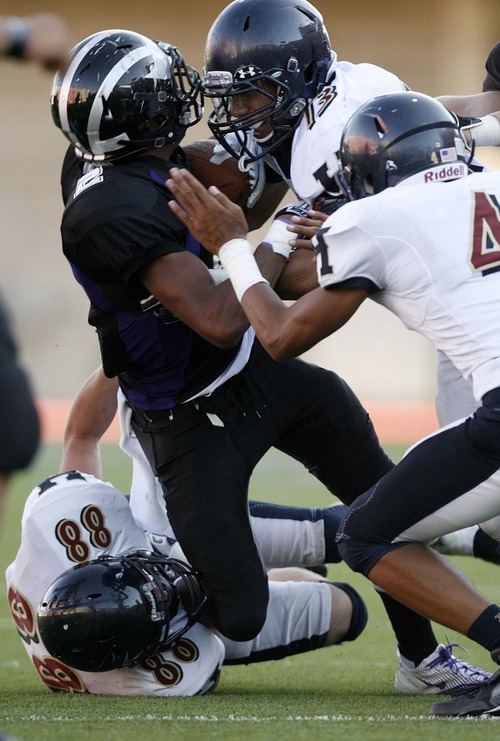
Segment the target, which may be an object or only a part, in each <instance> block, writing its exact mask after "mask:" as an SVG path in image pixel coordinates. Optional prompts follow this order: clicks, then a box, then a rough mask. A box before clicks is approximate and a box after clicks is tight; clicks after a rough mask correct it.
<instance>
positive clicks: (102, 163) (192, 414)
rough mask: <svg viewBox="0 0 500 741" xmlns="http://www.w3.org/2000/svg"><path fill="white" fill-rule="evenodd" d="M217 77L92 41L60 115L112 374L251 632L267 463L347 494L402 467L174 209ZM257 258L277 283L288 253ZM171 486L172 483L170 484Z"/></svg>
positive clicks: (76, 268)
mask: <svg viewBox="0 0 500 741" xmlns="http://www.w3.org/2000/svg"><path fill="white" fill-rule="evenodd" d="M199 88H200V85H199V78H198V75H197V73H196V72H195V70H193V69H192V68H190V67H188V66H187V65H185V64H184V61H183V59H182V57H181V55H180V54H179V52H178V51H177V49H175V48H174V47H172V46H170V45H167V44H162V43H156V42H153V41H151V40H150V39H147V38H145V37H143V36H140V35H138V34H135V33H131V32H128V31H120V30H118V31H117V30H114V31H105V32H102V33H98V34H95V35H93V36H92V37H90V38H88V39H85V40H84V41H82V42H81V43H80V44H79V45H78V46H77V47H76V48H75V49H74V51H73V54H72V60H71V62H70V66H69V70H68V72H67V73H66V75H65V76H63V77H58V78H56V81H55V84H54V90H53V95H52V112H53V116H54V120H55V123H56V125H58V126H59V127H60V128H61V129H62V130H63V132H64V133H65V134H66V136H67V137H68V138H69V140H70V141H71V143H72V145H73V147H74V148H75V150H76V156H75V155H74V154H73V153H71V154H69V155H68V156H67V158H66V162H65V166H64V171H63V183H62V186H63V193H64V194H65V196H66V198H67V204H66V209H65V212H64V215H63V219H62V239H63V250H64V254H65V255H66V257H67V258H68V260H69V262H70V265H71V268H72V270H73V273H74V275H75V277H76V279H77V280H78V281H79V282H80V283H81V285H82V287H83V288H84V290H85V292H86V293H87V295H88V297H89V299H90V303H91V308H90V313H89V322H90V323H91V324H92V325H93V326H95V327H96V331H97V335H98V338H99V343H100V349H101V355H102V362H103V367H104V371H105V373H106V375H108V376H110V377H112V376H118V378H119V382H120V386H121V388H122V390H123V392H124V394H125V396H126V398H127V400H128V403H129V404H130V405H131V407H132V409H133V426H134V429H135V432H136V434H137V436H138V438H139V440H140V442H141V445H142V446H143V448H144V450H145V452H146V455H147V456H148V459H149V461H150V463H151V465H152V466H153V468H154V470H155V471H156V473H157V475H158V477H159V479H160V480H161V482H162V484H163V486H164V489H165V492H166V494H165V500H166V507H167V510H168V515H169V518H170V520H171V523H172V525H173V527H174V530H175V533H176V535H177V537H178V539H179V541H180V543H181V545H182V548H183V550H184V552H185V554H186V556H187V557H188V559H189V560H190V562H191V563H192V564H193V566H194V567H195V568H197V569H199V571H200V573H201V575H202V577H203V580H204V584H205V586H206V588H207V591H208V592H209V594H210V598H211V599H210V607H211V610H210V614H207V616H206V619H207V621H210V622H211V623H212V624H213V625H214V626H215V627H216V628H217V629H218V630H220V631H221V633H223V634H224V635H225V636H227V637H229V638H233V639H235V640H247V639H249V638H251V637H252V636H254V635H256V634H257V633H258V632H259V630H260V629H261V627H262V624H263V622H264V619H265V615H266V607H267V601H268V587H267V577H266V574H265V572H264V569H263V567H262V563H261V560H260V558H259V553H258V550H257V547H256V545H255V542H254V538H253V534H252V530H251V527H250V522H249V517H248V503H247V495H248V484H249V479H250V476H251V473H252V470H253V468H254V467H255V465H256V464H257V463H258V461H259V460H260V459H261V458H262V456H263V455H264V454H265V453H266V452H267V451H268V450H269V449H270V448H271V447H273V446H274V447H277V448H279V449H281V450H283V451H284V452H285V453H287V454H289V455H290V456H292V457H293V458H295V459H296V460H297V461H300V462H301V463H302V464H303V465H305V466H306V467H307V468H308V469H309V471H311V473H313V475H315V476H316V477H317V478H318V479H319V480H320V481H322V482H323V483H324V484H325V486H327V488H328V489H329V490H330V491H332V492H333V493H334V494H336V495H337V496H339V497H340V498H341V499H342V500H343V501H345V502H352V501H353V499H354V498H355V497H356V496H357V495H358V494H360V493H361V492H363V491H364V490H366V488H367V487H368V486H369V485H370V484H371V483H373V482H374V481H376V480H377V479H378V478H380V476H381V475H383V474H384V473H385V472H387V471H388V470H389V469H390V468H391V466H392V464H391V461H390V460H389V459H388V458H387V456H386V455H385V453H384V451H383V450H382V448H381V447H380V445H379V442H378V440H377V436H376V434H375V432H374V429H373V426H372V424H371V421H370V419H369V416H368V414H367V412H366V411H365V410H364V409H363V407H362V406H361V404H360V402H359V401H358V399H357V398H356V396H355V395H354V393H353V392H352V391H351V389H350V388H349V387H348V386H347V384H346V383H345V382H344V381H343V380H342V379H341V378H339V377H338V376H337V375H335V374H334V373H332V372H329V371H326V370H323V369H321V368H318V367H315V366H312V365H310V364H307V363H305V362H303V361H301V360H292V361H290V362H289V363H280V364H278V363H275V362H274V361H273V360H271V358H270V357H269V356H268V355H267V353H266V352H264V350H263V349H262V348H261V346H260V345H259V344H258V343H257V342H256V341H255V339H254V333H253V331H252V330H249V329H248V323H247V321H246V319H245V317H244V314H243V312H242V311H241V308H240V307H239V304H238V301H237V300H236V298H235V295H234V293H233V290H232V288H231V286H230V284H229V281H224V282H223V283H221V284H219V285H216V282H215V281H214V280H213V277H212V275H214V273H211V272H210V269H211V267H212V262H211V260H212V258H211V256H210V255H209V254H208V253H207V252H206V251H205V250H204V249H203V247H202V246H201V245H200V244H199V243H198V242H197V241H196V240H195V239H194V238H193V237H191V235H190V234H189V233H187V231H186V228H185V227H184V225H183V224H182V223H181V222H180V220H178V219H177V217H175V216H174V214H173V213H172V212H171V210H170V209H169V208H168V201H169V199H170V198H171V195H170V193H169V192H168V190H167V189H166V187H165V184H164V182H165V180H166V178H167V177H168V174H169V170H170V168H171V167H172V166H173V165H175V166H181V167H182V166H184V165H185V162H184V156H183V153H182V150H181V149H180V148H179V147H178V146H177V145H178V143H179V142H180V141H181V140H182V138H183V136H184V133H185V131H186V128H187V127H188V126H191V125H193V124H194V123H195V122H196V121H197V120H198V119H199V117H200V115H201V101H200V95H199ZM256 257H257V259H258V260H259V264H260V265H261V269H262V270H263V271H264V272H265V274H266V277H267V278H268V280H269V281H270V282H271V283H272V284H274V282H275V280H276V279H277V278H278V276H279V275H280V273H281V271H282V270H283V267H284V265H285V262H286V260H285V259H284V258H283V257H282V256H281V255H280V254H277V253H274V252H273V250H272V249H270V248H269V247H268V246H265V245H261V246H259V248H258V250H257V252H256ZM167 492H168V493H167Z"/></svg>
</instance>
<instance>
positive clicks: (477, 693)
mask: <svg viewBox="0 0 500 741" xmlns="http://www.w3.org/2000/svg"><path fill="white" fill-rule="evenodd" d="M477 715H485V716H496V715H499V716H500V670H499V671H497V672H495V674H493V676H492V677H490V679H487V680H486V682H481V683H479V684H477V685H476V686H475V687H474V686H473V685H469V686H468V687H461V688H459V689H456V690H455V691H454V692H453V693H452V698H451V700H445V701H444V702H437V703H436V704H435V705H433V706H432V710H431V712H430V717H431V718H432V717H445V718H462V717H465V716H477Z"/></svg>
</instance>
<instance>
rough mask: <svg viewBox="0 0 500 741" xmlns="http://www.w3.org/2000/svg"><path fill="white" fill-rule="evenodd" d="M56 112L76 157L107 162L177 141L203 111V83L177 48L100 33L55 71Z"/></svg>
mask: <svg viewBox="0 0 500 741" xmlns="http://www.w3.org/2000/svg"><path fill="white" fill-rule="evenodd" d="M51 109H52V117H53V119H54V123H55V124H56V126H58V127H59V128H60V129H61V130H62V132H63V134H64V135H65V136H66V137H67V138H68V139H69V141H70V142H71V143H72V144H73V145H74V146H75V149H76V152H77V154H78V155H79V156H81V157H83V158H84V159H86V160H90V161H92V162H105V161H108V160H113V159H117V158H118V157H123V156H126V155H130V154H133V153H134V152H137V151H141V150H145V149H151V148H153V147H162V146H164V145H165V144H171V143H176V142H178V141H180V140H181V139H182V138H183V136H184V134H185V132H186V129H187V128H188V127H189V126H193V125H194V124H195V123H197V122H198V121H199V120H200V119H201V117H202V115H203V99H202V94H201V81H200V78H199V75H198V73H197V72H196V70H195V69H193V68H192V67H189V66H188V65H186V64H185V63H184V60H183V58H182V56H181V54H180V53H179V51H178V50H177V49H176V48H175V47H174V46H171V45H170V44H166V43H163V42H160V41H158V42H157V41H152V40H151V39H148V38H147V37H146V36H142V35H141V34H138V33H133V32H132V31H123V30H120V29H116V30H109V31H101V32H100V33H96V34H93V35H92V36H89V37H88V38H86V39H84V40H83V41H81V42H80V43H79V44H78V45H77V46H76V47H75V48H74V49H73V51H72V53H71V60H70V63H69V66H68V69H67V70H66V72H65V74H64V75H61V74H57V75H56V77H55V80H54V84H53V88H52V96H51Z"/></svg>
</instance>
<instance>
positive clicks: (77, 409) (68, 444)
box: [60, 368, 118, 478]
mask: <svg viewBox="0 0 500 741" xmlns="http://www.w3.org/2000/svg"><path fill="white" fill-rule="evenodd" d="M117 391H118V380H117V379H116V378H106V377H105V375H104V373H103V371H102V369H101V368H99V369H98V370H96V371H95V372H94V373H93V374H92V375H91V376H90V377H89V378H88V379H87V380H86V381H85V383H84V384H83V386H82V388H81V389H80V390H79V392H78V394H77V395H76V397H75V399H74V401H73V404H72V406H71V409H70V413H69V416H68V421H67V423H66V428H65V431H64V447H63V456H62V460H61V466H60V470H61V471H69V470H72V469H77V470H79V471H82V472H84V473H90V474H92V475H93V476H96V477H97V478H101V477H102V468H101V456H100V450H99V442H100V440H101V438H102V436H103V435H104V433H105V432H106V430H107V429H108V427H109V426H110V424H111V422H112V421H113V418H114V416H115V414H116V408H117V401H116V393H117Z"/></svg>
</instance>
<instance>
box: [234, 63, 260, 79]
mask: <svg viewBox="0 0 500 741" xmlns="http://www.w3.org/2000/svg"><path fill="white" fill-rule="evenodd" d="M261 74H262V70H261V69H259V67H255V66H254V65H252V64H248V65H246V66H245V67H238V69H237V70H236V72H235V73H234V80H235V82H244V81H245V80H250V79H251V78H252V77H257V76H258V75H261Z"/></svg>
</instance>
